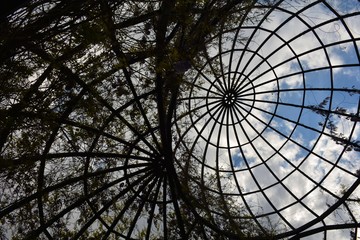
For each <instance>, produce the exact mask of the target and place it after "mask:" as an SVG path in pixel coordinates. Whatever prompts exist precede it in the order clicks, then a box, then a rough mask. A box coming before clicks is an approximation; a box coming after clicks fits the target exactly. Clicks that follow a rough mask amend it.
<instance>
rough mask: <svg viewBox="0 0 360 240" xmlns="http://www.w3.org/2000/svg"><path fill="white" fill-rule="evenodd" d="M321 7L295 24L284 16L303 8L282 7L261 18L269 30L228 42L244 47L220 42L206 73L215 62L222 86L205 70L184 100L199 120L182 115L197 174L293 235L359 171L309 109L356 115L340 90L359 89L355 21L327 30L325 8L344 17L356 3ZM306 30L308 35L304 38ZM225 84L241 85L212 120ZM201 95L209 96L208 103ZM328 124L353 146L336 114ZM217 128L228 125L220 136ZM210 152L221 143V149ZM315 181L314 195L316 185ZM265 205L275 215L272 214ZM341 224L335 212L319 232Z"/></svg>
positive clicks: (345, 122) (249, 28)
mask: <svg viewBox="0 0 360 240" xmlns="http://www.w3.org/2000/svg"><path fill="white" fill-rule="evenodd" d="M305 2H307V1H305ZM311 2H312V1H311ZM345 2H346V4H345ZM328 3H329V6H327V5H326V4H323V3H318V4H315V5H313V6H312V7H310V8H308V9H307V10H306V11H302V12H300V13H299V14H298V15H297V16H294V15H293V14H290V13H287V12H286V11H291V12H297V11H299V10H300V9H302V7H303V6H304V5H306V4H305V3H304V2H301V1H299V2H298V3H297V2H296V1H284V2H283V3H282V4H280V5H279V8H278V9H277V10H275V11H273V12H272V13H270V16H269V18H268V19H269V20H268V21H264V22H262V23H260V22H251V21H249V22H248V23H246V24H245V26H246V27H245V28H243V30H242V31H240V32H236V30H234V31H233V32H230V33H227V36H229V37H232V38H236V37H239V36H241V37H245V38H246V37H248V40H247V41H246V42H242V43H238V42H236V43H235V45H234V46H233V45H232V43H229V42H228V41H224V42H222V43H220V44H219V45H220V46H221V47H218V48H217V49H216V47H215V48H214V49H213V50H212V51H211V52H209V55H210V56H211V57H213V58H214V59H213V60H212V61H213V62H212V64H215V63H214V62H215V61H216V60H217V61H219V62H221V63H222V65H223V71H222V74H223V75H224V76H225V77H224V78H219V79H218V78H216V77H214V76H212V74H211V69H210V68H209V65H207V66H204V69H208V70H209V72H210V73H208V74H205V75H199V76H198V78H197V79H196V80H195V81H204V82H205V83H204V85H203V86H204V88H203V89H200V88H199V89H196V88H195V90H197V92H193V93H192V94H193V96H196V97H198V98H197V99H193V100H190V103H191V104H192V106H195V105H197V106H203V107H200V112H202V113H203V114H204V115H203V116H202V117H201V118H199V117H198V116H200V115H201V114H199V115H198V116H195V115H192V116H190V118H191V119H192V120H193V122H194V123H195V127H194V128H193V129H190V131H189V132H188V134H187V135H188V137H190V138H192V139H194V137H193V136H194V135H198V134H200V135H201V137H202V138H198V139H195V140H194V144H195V145H196V146H197V147H198V148H199V149H201V150H202V151H206V153H204V154H203V157H204V163H205V164H206V166H207V167H205V168H201V167H200V166H201V165H199V168H201V169H199V174H200V172H205V173H206V172H208V173H212V172H214V170H212V168H214V169H219V170H221V171H224V176H227V179H228V181H224V182H223V185H222V191H224V192H228V193H229V194H238V195H239V198H238V201H239V204H240V203H243V201H244V199H243V198H241V197H240V196H241V195H245V196H246V198H245V199H247V200H246V201H248V202H249V203H250V202H251V203H257V204H258V205H260V206H262V207H261V211H260V210H259V209H257V210H251V209H249V211H252V213H253V214H255V215H257V214H263V213H269V214H270V215H269V216H270V218H271V219H274V220H275V219H277V221H279V222H281V223H282V224H279V226H285V228H288V229H290V228H291V227H299V226H302V225H303V224H305V223H306V222H307V221H309V220H311V219H315V218H316V215H319V214H322V213H323V212H324V211H326V210H327V208H328V207H327V206H328V205H327V204H329V205H331V204H334V203H335V202H336V201H337V200H336V198H334V196H333V195H332V194H335V195H339V194H340V191H341V185H342V184H343V185H345V186H351V184H352V183H353V182H354V181H355V180H356V179H357V178H356V177H355V176H354V172H355V171H356V170H357V169H360V154H359V153H358V152H355V151H344V148H343V146H341V145H339V144H336V142H335V141H334V140H333V139H332V138H331V133H330V131H329V129H327V128H326V127H324V124H325V121H326V120H327V118H326V117H325V116H322V115H321V114H318V113H315V112H314V111H312V110H311V109H309V106H316V105H319V104H320V103H321V102H322V101H323V100H324V99H325V98H329V101H328V102H327V104H326V105H324V109H327V110H331V111H335V110H336V109H339V108H346V109H347V111H348V113H353V114H354V113H356V111H357V107H358V101H359V94H358V93H351V94H349V93H348V92H346V91H343V90H344V89H360V67H359V64H360V63H359V56H358V55H357V54H358V52H357V49H360V41H358V40H357V39H358V38H360V25H359V24H358V23H359V22H360V15H354V16H351V17H350V16H349V17H347V18H345V20H344V21H343V22H342V21H338V20H336V21H331V19H333V18H334V17H336V15H335V14H334V13H333V12H332V9H331V8H334V9H335V10H336V11H337V12H338V13H340V14H343V15H346V14H349V13H352V12H359V3H358V1H355V0H352V1H340V0H339V1H335V0H333V1H328ZM286 21H288V22H287V23H286V24H284V25H283V23H284V22H286ZM327 21H328V22H327ZM325 23H326V24H325ZM258 27H259V28H258ZM309 27H313V31H308V29H309ZM354 39H355V40H354ZM339 43H341V44H339ZM232 47H233V48H234V49H236V50H235V51H234V54H233V55H231V54H230V53H228V52H224V53H220V54H219V51H223V50H226V49H231V48H232ZM275 50H276V51H275ZM350 65H351V66H350ZM303 71H304V73H303ZM229 72H231V74H230V75H229V74H228V73H229ZM228 76H231V78H230V81H234V79H241V80H242V81H239V82H242V84H243V85H241V84H240V83H239V88H240V89H242V90H241V91H240V93H239V100H238V103H237V108H234V110H233V111H232V112H231V111H229V112H226V111H225V110H224V111H223V112H221V111H220V110H219V107H216V106H220V105H219V104H220V100H221V98H220V97H219V95H218V94H219V93H217V91H218V90H216V86H218V87H219V89H220V88H221V86H223V85H224V84H225V85H226V84H227V82H226V81H228ZM222 81H225V83H222ZM240 85H241V86H240ZM210 86H212V87H211V90H212V91H214V92H213V93H210V95H207V92H206V89H208V88H210ZM245 86H247V87H245ZM332 89H334V90H332ZM211 97H215V98H211ZM216 97H217V98H216ZM206 102H207V103H210V104H211V106H213V108H212V109H211V110H210V112H211V114H207V113H206V112H207V110H208V109H207V108H206V107H205V103H206ZM301 106H304V108H301ZM329 119H330V120H332V121H333V123H334V125H335V126H336V127H337V130H336V132H337V133H336V134H337V136H339V135H341V136H344V137H345V138H347V139H349V138H350V139H351V141H356V140H358V137H359V133H360V131H359V127H358V126H356V125H355V123H354V122H352V121H350V120H349V119H347V118H346V117H344V116H340V115H337V114H332V116H331V117H329ZM329 119H328V120H327V121H329ZM219 122H223V123H227V124H232V123H234V124H233V125H232V126H230V127H227V126H220V125H219ZM321 123H322V125H321ZM204 139H209V143H208V144H207V143H206V142H205V141H204ZM212 144H213V145H218V144H220V146H221V147H222V150H216V148H215V147H213V146H212ZM202 151H200V153H202ZM200 159H201V156H200ZM220 175H221V174H220ZM256 181H257V182H256ZM318 182H321V188H320V187H318V186H316V185H317V183H318ZM211 187H213V188H214V190H215V191H219V189H218V187H216V186H211ZM259 189H261V190H262V191H264V194H265V195H264V194H263V193H261V192H259ZM265 196H266V198H268V199H269V200H270V201H271V202H273V203H274V205H275V207H276V209H277V210H279V212H280V214H277V213H275V212H274V209H273V207H272V206H271V204H269V202H268V200H266V198H265ZM354 196H360V191H359V190H356V191H355V193H354ZM280 199H281V200H280ZM250 205H251V204H250ZM295 213H296V214H295ZM354 215H356V216H357V217H359V218H358V219H357V221H360V210H354ZM284 219H286V220H287V221H289V223H285V222H284ZM349 220H350V219H349V216H348V213H346V211H343V209H342V208H339V209H338V210H337V211H336V212H335V213H334V214H331V215H329V216H328V217H327V218H326V219H325V223H326V224H333V223H344V221H345V222H346V221H349ZM289 224H290V225H291V226H290V225H289ZM331 234H332V235H331V236H330V235H328V238H329V239H349V230H340V231H332V232H331ZM306 239H319V236H317V235H314V236H312V237H309V238H306Z"/></svg>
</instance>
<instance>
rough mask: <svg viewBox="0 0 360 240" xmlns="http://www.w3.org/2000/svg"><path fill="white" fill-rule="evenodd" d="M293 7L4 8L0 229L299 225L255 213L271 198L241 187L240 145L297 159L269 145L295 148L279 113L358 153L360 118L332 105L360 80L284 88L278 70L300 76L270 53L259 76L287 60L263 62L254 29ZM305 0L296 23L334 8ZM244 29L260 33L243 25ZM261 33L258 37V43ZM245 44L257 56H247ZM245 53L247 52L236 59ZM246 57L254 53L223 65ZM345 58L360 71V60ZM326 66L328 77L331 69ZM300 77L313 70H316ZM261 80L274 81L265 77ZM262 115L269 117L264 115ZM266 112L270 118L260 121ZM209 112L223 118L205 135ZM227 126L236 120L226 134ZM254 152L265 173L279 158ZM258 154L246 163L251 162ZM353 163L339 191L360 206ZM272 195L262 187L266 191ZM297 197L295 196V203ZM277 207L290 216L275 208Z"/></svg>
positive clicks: (291, 230) (41, 233) (224, 233)
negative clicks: (309, 119)
mask: <svg viewBox="0 0 360 240" xmlns="http://www.w3.org/2000/svg"><path fill="white" fill-rule="evenodd" d="M19 2H21V1H19ZM286 2H287V1H271V0H264V1H255V0H228V1H221V0H169V1H157V0H149V1H141V0H122V1H109V0H85V1H79V0H74V1H52V0H34V1H28V2H26V1H23V2H21V5H19V6H18V7H14V6H12V5H11V6H10V7H9V11H7V12H4V13H1V14H5V16H6V17H3V18H2V19H1V22H0V76H1V80H0V152H1V155H0V178H1V183H0V184H1V190H0V191H1V193H0V195H1V197H0V238H1V237H2V238H4V239H6V238H9V239H79V238H80V239H100V238H101V239H107V238H109V239H119V238H121V239H273V238H274V239H275V238H283V237H291V236H295V237H296V236H297V235H296V234H299V233H301V231H303V230H301V229H300V230H297V229H296V228H295V227H293V225H292V224H290V223H289V222H288V220H286V218H285V217H283V215H281V214H280V216H281V217H279V218H272V217H271V214H265V213H262V211H261V210H258V211H256V212H257V213H255V211H254V208H258V209H261V208H262V207H261V206H259V207H257V206H256V205H257V204H256V203H254V202H252V203H249V202H248V201H247V200H246V199H247V198H248V196H249V195H247V193H246V190H245V189H244V188H243V187H242V185H241V184H239V183H238V181H239V180H234V179H236V176H237V175H238V173H242V172H241V170H239V169H240V164H241V160H240V159H245V156H246V154H245V153H244V152H245V151H246V150H244V149H245V148H246V147H247V146H251V147H253V148H254V149H257V148H259V149H261V146H257V147H256V146H255V145H256V144H257V143H254V142H255V139H262V141H264V145H269V146H270V147H271V148H273V149H272V150H273V152H274V153H272V155H273V156H274V155H277V157H278V158H279V159H281V158H283V159H285V161H286V162H287V163H286V164H290V165H292V162H291V160H287V159H290V157H287V156H285V155H286V153H283V152H282V150H281V148H283V146H285V144H286V143H284V144H283V145H282V147H279V148H277V147H273V146H276V144H273V143H269V142H271V141H272V140H271V139H270V138H267V137H266V134H267V131H268V130H267V129H270V131H274V132H277V133H278V134H279V136H281V137H285V138H287V140H286V142H291V143H294V145H295V144H296V141H294V140H293V138H292V137H291V136H292V133H294V132H295V130H291V131H292V133H291V134H289V135H288V137H287V136H285V133H284V132H285V131H284V132H283V130H277V127H276V126H273V123H274V122H275V120H273V119H275V118H279V119H282V120H284V121H287V122H288V123H289V124H290V125H291V124H293V125H296V126H298V128H305V129H306V130H309V131H312V132H313V133H314V134H317V135H324V136H326V137H328V138H329V140H332V141H334V142H337V143H338V146H340V147H342V149H341V150H340V151H339V152H340V153H339V154H340V155H342V154H343V153H344V152H351V151H352V152H354V153H355V152H357V151H358V149H359V141H358V140H356V131H355V127H356V122H357V121H356V120H354V119H356V118H358V117H359V111H354V109H350V107H349V109H345V108H344V107H341V106H338V107H337V108H336V109H335V108H334V107H333V108H332V107H331V103H333V102H335V97H334V96H333V95H332V94H333V93H334V92H336V93H337V92H341V93H342V94H346V96H348V95H349V96H351V97H353V96H358V94H359V89H358V85H356V86H354V87H352V88H351V87H348V86H346V87H344V86H340V87H338V86H333V84H331V87H318V88H316V87H309V86H305V85H306V84H305V83H304V84H303V85H304V86H303V87H293V86H292V87H288V88H286V89H285V90H283V89H284V86H283V85H281V84H279V79H285V77H291V76H293V75H295V74H293V73H290V74H288V75H286V76H285V77H282V76H281V74H279V73H275V77H271V76H268V75H266V74H267V72H276V71H277V70H276V71H275V70H274V69H276V66H282V64H284V63H281V61H282V60H281V61H280V60H274V61H275V62H277V61H279V63H278V65H276V64H274V66H271V70H267V71H265V72H263V73H259V74H258V76H259V77H258V78H256V79H255V80H254V79H251V74H252V73H253V72H256V71H257V70H256V69H258V70H259V71H260V69H261V68H262V67H263V66H264V65H266V64H268V65H269V62H271V61H272V60H273V59H272V58H271V56H272V55H274V56H276V53H275V50H274V52H272V53H270V54H268V56H266V57H262V56H261V54H262V53H261V54H259V52H260V50H255V51H252V50H251V48H252V44H254V42H255V40H254V39H255V37H254V36H255V35H256V34H255V32H256V31H264V32H266V31H265V30H264V29H263V28H262V27H261V24H263V23H265V22H271V21H272V18H271V14H273V12H276V11H280V10H281V11H283V9H286V7H284V6H281V4H285V3H286ZM296 2H297V4H299V6H302V7H303V9H302V10H297V11H294V13H293V16H292V17H293V18H297V17H298V16H300V15H301V14H302V11H305V10H304V9H306V8H310V6H312V5H316V4H317V3H322V2H323V1H316V2H315V1H314V2H313V3H307V1H296ZM324 2H325V1H324ZM286 4H287V3H286ZM291 4H292V3H289V6H291ZM324 4H325V3H324ZM326 6H327V7H328V8H329V9H332V8H331V6H330V5H329V6H328V5H326ZM299 9H300V8H299ZM284 11H285V10H284ZM334 11H335V10H334ZM357 15H358V12H355V13H349V14H347V15H346V14H345V16H344V17H339V16H338V18H339V19H340V20H341V21H344V19H345V18H346V19H350V17H353V16H357ZM340 20H339V21H340ZM284 24H285V23H284ZM321 24H322V23H320V24H319V25H320V26H321ZM253 25H254V26H256V27H251V26H253ZM344 25H346V24H344ZM309 27H310V26H309ZM279 28H280V27H279ZM313 28H314V29H315V28H316V27H313ZM243 29H253V30H254V29H255V30H254V33H252V34H247V33H246V32H242V31H243ZM276 31H277V30H274V32H275V33H271V32H267V33H266V34H268V36H269V37H268V39H269V38H271V36H276V37H278V38H279V39H281V40H282V41H283V42H284V44H283V45H286V46H288V45H291V44H290V43H291V41H292V40H283V39H282V38H281V37H279V36H278V35H279V34H278V33H277V32H276ZM311 31H313V29H312V30H311ZM311 31H308V32H311ZM347 31H348V32H349V33H348V35H351V33H350V30H347ZM304 32H305V31H304ZM304 32H303V33H301V34H302V35H305V33H304ZM313 32H314V31H313ZM301 34H299V35H301ZM294 39H296V37H294ZM349 39H350V40H344V41H343V42H342V43H343V44H347V43H349V44H353V45H354V46H355V45H356V44H357V42H356V41H359V39H358V37H355V36H352V35H351V38H349ZM266 41H267V40H264V42H263V43H261V42H259V43H257V42H255V44H257V45H259V46H260V47H259V49H261V50H263V49H265V47H264V48H262V46H263V45H264V44H265V43H266ZM333 45H334V44H333ZM322 47H323V48H325V46H322ZM326 47H331V43H330V44H329V46H328V45H326ZM245 51H249V52H251V51H252V54H253V56H252V57H249V58H248V59H247V60H248V62H249V63H246V58H247V57H246V56H245V54H244V53H243V52H245ZM264 51H265V50H264ZM294 51H295V50H292V52H294ZM311 51H314V50H310V52H311ZM356 51H357V54H358V51H359V50H358V48H356ZM234 52H242V53H241V54H242V55H241V57H240V53H239V54H238V55H239V56H238V55H236V54H235V53H234ZM222 55H226V56H225V57H223V56H222ZM298 55H299V56H296V57H294V58H290V60H284V62H285V63H288V62H290V61H292V60H293V59H295V60H296V59H297V60H298V62H300V60H299V59H300V58H301V57H302V56H304V55H306V53H300V54H298ZM237 57H238V58H240V59H243V60H242V61H241V60H239V61H238V62H239V63H237V67H233V70H231V71H230V70H227V69H226V68H228V69H231V66H230V65H232V64H233V62H236V61H237V60H236V58H237ZM256 58H258V59H259V60H257V61H258V62H257V63H256V64H257V65H256V67H254V68H253V69H254V70H252V71H251V72H250V73H248V75H247V76H246V71H243V72H241V71H240V70H239V69H240V68H244V69H246V68H247V67H248V69H251V66H250V65H251V64H250V62H251V60H252V59H256ZM249 59H250V60H249ZM226 60H227V61H228V62H229V64H228V65H227V64H226V63H224V62H225V61H226ZM243 62H245V63H243ZM240 65H241V66H240ZM244 65H245V67H244ZM248 65H249V66H248ZM341 66H342V67H344V68H345V67H354V66H355V67H358V66H359V59H357V60H356V63H353V64H350V63H349V64H343V65H341ZM234 68H235V70H234ZM224 69H225V70H224ZM323 69H331V71H333V65H332V64H329V67H323ZM316 70H321V68H319V69H316ZM298 71H299V72H300V73H302V74H303V75H305V73H304V71H306V70H304V69H301V70H298ZM240 72H241V73H240ZM308 72H311V70H309V71H308ZM237 74H238V75H237ZM225 75H226V76H228V78H226V79H225V77H224V76H225ZM210 76H211V77H210ZM261 76H262V77H263V78H266V80H260V83H256V81H259V80H258V79H262V77H261ZM267 78H268V79H267ZM272 78H274V79H276V81H277V84H275V83H274V82H275V81H274V80H271V79H272ZM222 79H224V81H223V82H222ZM303 81H304V82H305V80H303ZM264 86H265V87H264ZM263 87H264V88H263ZM291 89H292V90H291ZM309 89H310V90H309ZM291 91H294V92H295V93H296V91H299V92H306V91H307V92H311V91H323V92H326V93H331V96H330V97H328V98H325V100H323V102H320V103H319V104H310V103H309V104H307V105H306V103H305V97H303V100H302V102H301V103H294V102H287V103H286V101H285V98H284V97H283V94H284V93H285V92H286V93H289V92H291ZM304 95H305V93H304ZM334 95H336V94H334ZM259 96H260V97H259ZM281 98H283V100H284V102H285V103H284V102H282V99H281ZM351 101H352V100H351ZM240 102H242V103H240ZM255 102H257V103H255ZM259 103H260V104H263V105H259ZM356 103H357V102H356ZM242 104H243V105H242ZM329 104H330V106H328V105H329ZM272 105H276V106H275V107H272ZM277 105H286V106H288V107H294V108H296V109H300V110H299V111H301V113H300V115H301V114H302V112H303V111H304V112H306V111H308V114H313V115H312V116H318V117H322V121H321V124H322V125H321V124H320V123H319V124H320V125H321V126H318V127H313V126H312V125H310V124H308V125H307V123H303V122H301V121H300V115H299V117H298V119H293V118H292V117H287V116H285V114H284V115H282V113H281V112H280V110H277V109H278V107H277ZM356 106H357V105H356ZM359 106H360V105H359ZM352 107H354V106H352ZM261 108H262V109H263V112H262V113H261V114H259V113H257V111H261ZM204 109H206V110H204ZM279 109H280V107H279ZM304 109H305V110H304ZM204 111H205V112H204ZM269 112H271V113H269ZM207 113H209V117H207V115H206V114H207ZM263 114H268V115H269V116H263ZM205 115H206V116H205ZM304 115H305V113H304ZM204 116H205V117H204ZM334 118H336V119H347V120H346V121H347V122H349V124H348V126H349V127H348V128H349V129H351V130H350V133H348V132H346V133H345V132H341V131H340V129H339V127H336V126H335V125H336V124H337V123H338V121H337V120H334ZM251 119H253V120H251ZM255 120H256V121H258V122H259V123H260V124H259V125H255V124H254V125H252V121H255ZM351 120H353V121H351ZM212 121H213V122H215V123H214V126H212V127H211V128H210V127H209V128H207V126H208V123H209V122H212ZM344 121H345V120H344ZM217 123H218V124H219V125H220V127H216V126H215V125H216V124H217ZM245 124H247V125H249V126H248V127H245V128H247V129H244V126H245ZM247 125H246V126H247ZM333 125H334V126H333ZM222 126H231V127H226V130H217V128H220V129H222ZM235 126H238V127H239V129H240V128H241V129H242V130H236V127H235ZM262 126H264V127H262ZM295 128H296V127H294V129H295ZM224 129H225V128H224ZM206 131H208V132H210V133H209V134H208V135H206V133H205V132H206ZM221 131H222V132H221ZM236 131H238V132H239V131H242V132H243V134H239V133H233V132H236ZM214 132H215V133H214ZM251 132H253V133H254V136H252V135H251ZM213 133H214V134H213ZM216 134H217V135H216ZM222 134H225V135H226V136H227V137H226V140H222ZM255 135H256V136H255ZM294 135H295V134H294ZM214 136H215V137H214ZM229 136H230V137H229ZM259 136H261V137H259ZM213 138H215V140H214V139H213ZM224 139H225V138H224ZM319 139H320V136H319V137H318V139H317V140H316V142H318V141H319ZM233 142H235V143H233ZM279 142H281V140H279ZM297 147H298V146H297ZM275 148H277V149H275ZM284 148H285V147H284ZM300 148H303V150H304V151H308V152H309V154H308V155H314V156H316V157H317V158H319V159H320V160H321V161H325V162H330V160H328V159H330V158H327V157H326V156H325V157H324V156H320V154H317V153H315V154H312V151H313V149H314V148H315V145H314V146H313V147H312V146H307V145H306V144H302V143H301V145H300ZM235 149H239V150H235ZM274 149H275V150H274ZM255 151H256V153H254V154H255V155H257V156H258V157H257V158H258V159H261V161H262V162H263V163H264V164H265V165H266V166H270V164H271V163H268V162H271V161H270V157H269V158H267V159H266V157H265V155H264V154H263V153H261V152H260V153H259V152H257V150H255ZM259 151H261V150H259ZM234 152H236V154H235V153H234ZM355 154H356V153H355ZM223 155H226V156H228V158H230V159H231V160H230V161H229V160H227V162H228V163H227V165H228V166H227V169H228V170H224V169H223V168H225V167H224V165H226V164H223V162H225V161H223V160H222V158H223ZM235 155H236V156H237V158H236V159H237V160H236V161H238V162H236V161H235V160H234V159H235ZM355 156H358V155H355ZM340 158H341V156H340V157H339V159H340ZM320 160H319V161H320ZM252 161H253V160H250V158H249V159H248V160H246V161H245V160H243V162H244V163H243V164H244V166H245V165H246V166H247V169H252V166H251V164H252ZM254 161H255V160H254ZM339 161H340V160H339ZM267 164H269V165H267ZM336 164H337V163H335V164H334V166H336ZM299 168H300V167H299V166H295V169H298V170H299ZM344 168H345V167H344ZM341 169H343V168H341ZM356 170H357V169H355V170H354V171H353V172H351V171H350V170H348V169H345V170H344V171H345V172H346V174H349V175H351V177H352V178H353V179H355V180H353V182H352V184H351V185H350V186H349V187H348V188H346V191H345V190H344V194H343V195H344V196H347V197H350V199H353V198H354V196H353V195H351V194H352V193H353V192H354V191H355V189H356V187H357V185H358V184H359V183H360V182H359V181H360V180H358V179H357V180H356V174H358V173H357V172H356ZM250 172H251V171H250ZM251 174H253V173H251ZM329 174H330V173H329ZM272 175H276V174H274V173H273V172H272ZM275 177H276V176H275ZM285 178H286V177H285ZM289 178H290V177H289ZM277 180H278V181H279V182H280V184H278V185H279V186H282V187H284V188H286V186H285V185H286V184H284V183H283V182H282V181H283V180H281V181H280V180H279V179H277ZM256 184H257V185H258V186H260V185H261V184H259V183H256ZM316 184H317V185H318V187H320V184H319V183H316ZM273 185H276V184H273ZM259 188H260V187H259ZM320 188H321V191H325V192H326V194H329V195H330V196H331V197H333V198H338V201H337V202H335V203H334V204H333V208H335V207H339V206H340V205H342V206H343V203H344V202H345V200H346V198H345V197H343V198H344V199H343V200H341V198H339V197H336V196H335V194H333V193H331V192H330V191H328V190H327V188H326V187H320ZM234 189H236V190H234ZM242 191H244V192H242ZM264 191H266V188H264V190H260V191H259V192H261V193H263V195H264V196H265V198H267V196H266V195H265V194H264ZM288 191H289V190H288ZM235 192H236V193H235ZM255 192H256V191H255ZM350 195H351V196H350ZM305 197H306V195H305ZM305 197H304V198H305ZM294 198H297V197H296V196H295V195H294ZM339 199H340V200H339ZM302 200H303V199H300V200H299V199H298V198H297V201H298V202H299V204H302V203H300V202H301V201H302ZM290 205H291V204H290ZM303 205H304V206H305V204H303ZM272 207H273V209H275V210H274V212H276V213H278V212H280V210H279V209H281V208H280V207H275V205H273V206H272ZM305 208H307V209H308V210H309V211H311V209H310V208H309V207H307V206H305ZM330 209H331V208H330ZM326 214H327V212H325V213H324V218H325V215H326ZM314 215H317V214H314ZM317 216H320V214H319V215H317ZM326 216H327V215H326ZM351 218H352V220H354V221H353V222H352V223H351V224H352V225H351V224H349V225H348V226H347V227H356V226H357V227H358V225H359V223H358V222H357V220H355V219H356V217H355V216H351ZM321 221H324V220H323V219H321V218H319V221H318V222H321ZM316 223H317V222H316V221H315V220H314V222H313V224H314V225H315V224H316ZM304 229H305V230H306V229H307V228H306V227H304Z"/></svg>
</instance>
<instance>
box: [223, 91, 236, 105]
mask: <svg viewBox="0 0 360 240" xmlns="http://www.w3.org/2000/svg"><path fill="white" fill-rule="evenodd" d="M236 100H237V94H236V92H235V91H234V90H232V89H230V90H228V91H226V92H225V94H224V96H223V99H222V101H223V104H224V105H225V106H226V107H231V106H234V104H235V102H236Z"/></svg>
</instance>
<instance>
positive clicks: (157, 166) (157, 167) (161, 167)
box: [152, 156, 166, 177]
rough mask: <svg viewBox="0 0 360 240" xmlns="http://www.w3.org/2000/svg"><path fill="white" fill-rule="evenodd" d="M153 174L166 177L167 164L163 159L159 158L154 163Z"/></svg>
mask: <svg viewBox="0 0 360 240" xmlns="http://www.w3.org/2000/svg"><path fill="white" fill-rule="evenodd" d="M152 167H153V172H154V173H155V175H156V176H158V177H163V176H165V175H166V167H165V162H164V159H163V158H162V157H159V156H157V157H156V158H155V159H154V160H153V162H152Z"/></svg>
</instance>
